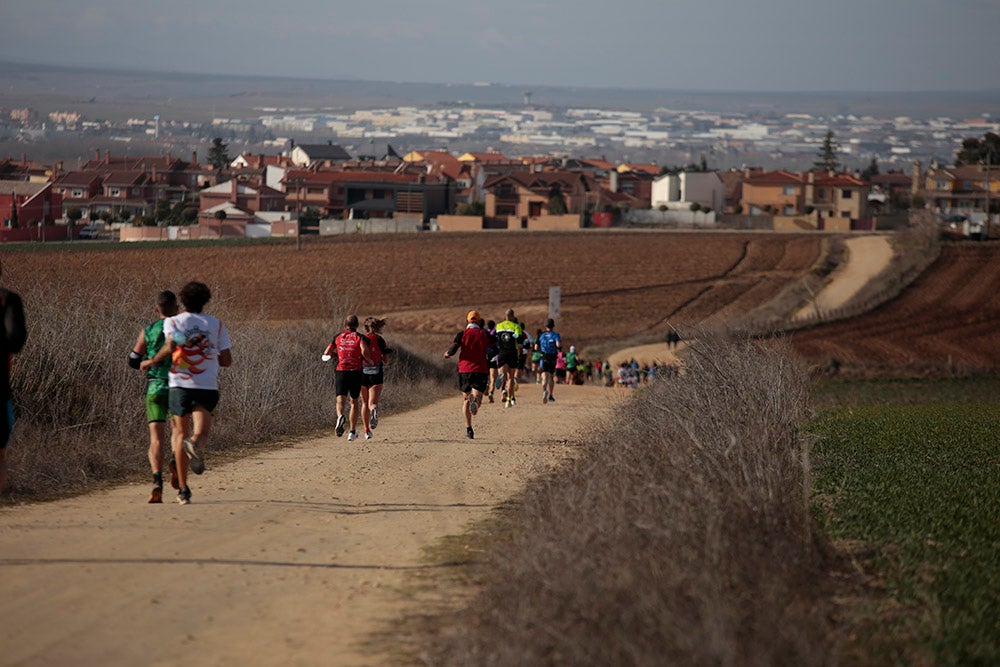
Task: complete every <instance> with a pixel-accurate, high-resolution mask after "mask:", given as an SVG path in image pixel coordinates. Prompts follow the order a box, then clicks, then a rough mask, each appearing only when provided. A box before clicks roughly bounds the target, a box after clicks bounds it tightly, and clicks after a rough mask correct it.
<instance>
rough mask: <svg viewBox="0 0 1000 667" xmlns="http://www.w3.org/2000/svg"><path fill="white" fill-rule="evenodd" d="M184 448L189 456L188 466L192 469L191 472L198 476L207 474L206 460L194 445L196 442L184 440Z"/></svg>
mask: <svg viewBox="0 0 1000 667" xmlns="http://www.w3.org/2000/svg"><path fill="white" fill-rule="evenodd" d="M183 447H184V451H185V452H187V455H188V465H189V466H190V468H191V472H193V473H194V474H196V475H200V474H201V473H203V472H205V459H204V458H202V456H201V452H200V451H198V447H197V446H196V445H195V444H194V440H192V439H191V438H184V442H183Z"/></svg>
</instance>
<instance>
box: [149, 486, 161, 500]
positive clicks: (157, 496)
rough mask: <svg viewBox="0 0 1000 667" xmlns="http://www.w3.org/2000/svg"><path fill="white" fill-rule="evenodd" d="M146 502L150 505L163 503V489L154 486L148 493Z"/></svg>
mask: <svg viewBox="0 0 1000 667" xmlns="http://www.w3.org/2000/svg"><path fill="white" fill-rule="evenodd" d="M146 502H147V503H150V504H153V503H162V502H163V487H162V486H154V487H153V490H152V491H150V492H149V500H147V501H146Z"/></svg>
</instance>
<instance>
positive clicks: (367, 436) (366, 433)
mask: <svg viewBox="0 0 1000 667" xmlns="http://www.w3.org/2000/svg"><path fill="white" fill-rule="evenodd" d="M371 439H372V432H371V431H365V440H371Z"/></svg>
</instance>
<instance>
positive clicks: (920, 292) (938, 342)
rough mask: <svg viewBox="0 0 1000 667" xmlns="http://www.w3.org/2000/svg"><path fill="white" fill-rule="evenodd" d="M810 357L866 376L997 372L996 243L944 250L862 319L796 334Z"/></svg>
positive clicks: (999, 267)
mask: <svg viewBox="0 0 1000 667" xmlns="http://www.w3.org/2000/svg"><path fill="white" fill-rule="evenodd" d="M791 338H792V342H793V345H794V346H795V348H796V349H797V350H798V351H799V352H800V353H801V354H802V355H804V356H806V357H807V358H809V359H811V360H814V361H817V362H824V361H830V360H836V361H837V362H838V363H840V364H842V365H844V366H847V367H859V368H864V369H868V370H869V371H880V370H884V369H888V368H897V369H898V368H909V369H916V370H919V369H921V368H926V369H928V370H938V368H935V367H940V366H942V365H943V366H946V367H949V368H956V369H959V370H961V369H962V368H963V367H964V368H970V369H976V370H991V371H995V370H997V369H998V368H1000V244H997V243H982V244H975V245H970V244H965V245H946V246H945V247H944V248H942V251H941V255H940V257H939V258H938V259H937V261H936V262H935V263H934V264H932V265H931V266H930V267H929V268H928V270H927V271H925V272H924V273H923V275H921V276H920V277H919V278H918V279H917V280H916V282H914V283H913V284H912V285H911V286H910V287H909V288H908V289H907V290H906V291H904V292H903V293H902V294H901V295H900V296H899V297H897V298H896V299H894V300H892V301H890V302H888V303H886V304H884V305H882V306H881V307H879V308H877V309H875V310H873V311H871V312H869V313H866V314H865V315H862V316H860V317H856V318H853V319H850V320H845V321H842V322H835V323H831V324H827V325H823V326H818V327H813V328H811V329H808V330H804V331H799V332H796V333H795V334H794V335H793V336H792V337H791Z"/></svg>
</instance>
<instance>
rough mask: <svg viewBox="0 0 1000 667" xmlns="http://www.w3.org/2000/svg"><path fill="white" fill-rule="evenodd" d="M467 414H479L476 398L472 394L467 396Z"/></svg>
mask: <svg viewBox="0 0 1000 667" xmlns="http://www.w3.org/2000/svg"><path fill="white" fill-rule="evenodd" d="M469 412H471V413H472V414H473V415H474V414H476V413H477V412H479V404H478V403H476V397H475V396H473V395H472V394H469Z"/></svg>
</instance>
